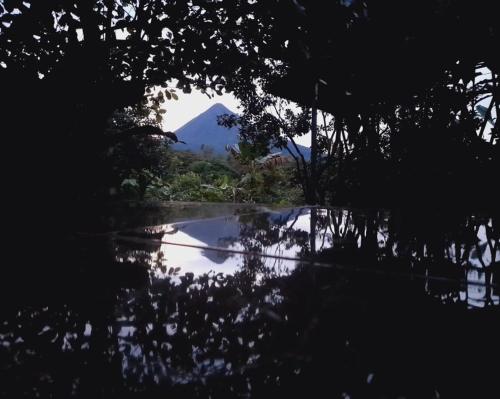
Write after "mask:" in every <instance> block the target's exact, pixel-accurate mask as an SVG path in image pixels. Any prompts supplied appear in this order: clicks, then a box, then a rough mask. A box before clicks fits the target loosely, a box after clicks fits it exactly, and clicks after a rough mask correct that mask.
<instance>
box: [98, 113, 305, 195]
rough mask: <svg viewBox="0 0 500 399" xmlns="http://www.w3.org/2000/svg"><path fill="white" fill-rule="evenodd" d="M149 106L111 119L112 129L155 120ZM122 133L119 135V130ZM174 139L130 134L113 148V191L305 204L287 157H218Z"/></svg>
mask: <svg viewBox="0 0 500 399" xmlns="http://www.w3.org/2000/svg"><path fill="white" fill-rule="evenodd" d="M148 112H149V111H148V109H147V108H144V107H135V108H129V109H127V110H125V111H124V112H119V113H116V114H115V115H114V117H113V118H112V119H111V120H110V123H111V126H110V128H109V129H108V130H109V131H115V130H118V131H120V130H124V129H127V128H131V127H133V126H135V125H139V126H140V125H141V124H147V123H150V124H151V123H154V121H152V120H150V118H149V114H148ZM118 135H119V134H118ZM167 140H168V139H165V138H161V137H155V136H146V137H135V136H132V137H128V139H127V140H120V141H118V142H117V143H115V144H114V145H113V146H111V147H110V148H109V150H108V152H107V153H106V156H105V158H106V162H107V163H108V164H109V165H110V166H109V169H110V170H112V173H111V175H110V176H109V182H108V185H109V187H110V188H109V189H110V194H111V196H112V197H114V198H121V199H135V200H143V199H146V200H149V199H154V200H176V201H212V202H215V201H217V202H218V201H223V202H252V203H280V204H294V203H301V202H303V197H302V196H301V192H300V189H299V187H298V183H297V180H296V179H294V178H293V177H294V169H293V166H292V165H291V164H290V163H289V162H287V160H286V159H285V158H279V161H278V162H277V159H278V158H269V159H268V158H266V157H260V158H258V157H257V154H256V153H255V151H253V149H254V147H253V146H252V147H249V148H248V150H247V151H245V148H246V147H245V146H244V144H242V146H241V147H242V148H243V152H242V151H239V152H237V153H236V152H235V149H232V151H229V149H228V153H227V156H225V157H224V156H215V155H214V154H213V152H212V151H210V149H209V148H207V149H206V150H205V151H203V152H201V153H199V154H195V153H191V152H177V151H172V150H171V149H170V148H169V144H168V141H167Z"/></svg>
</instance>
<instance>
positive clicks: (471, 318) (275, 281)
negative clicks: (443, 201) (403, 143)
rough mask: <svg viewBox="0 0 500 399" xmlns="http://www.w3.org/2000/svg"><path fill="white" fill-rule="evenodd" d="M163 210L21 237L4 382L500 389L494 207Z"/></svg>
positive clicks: (7, 386) (252, 390) (246, 392)
mask: <svg viewBox="0 0 500 399" xmlns="http://www.w3.org/2000/svg"><path fill="white" fill-rule="evenodd" d="M196 209H199V208H196ZM172 215H173V216H177V217H176V218H173V217H172ZM221 215H222V216H221ZM170 216H171V217H167V218H165V217H164V218H160V219H158V218H157V219H148V220H147V222H145V221H144V225H147V226H145V227H139V228H137V227H135V226H125V227H124V228H123V229H121V230H116V229H109V231H107V232H103V231H99V232H98V233H96V232H93V233H89V232H82V231H79V232H76V233H73V234H70V235H65V236H64V237H63V238H61V237H59V238H58V239H57V240H51V239H50V237H48V238H46V239H45V240H43V245H37V244H36V243H32V244H30V242H31V241H37V240H41V237H37V236H36V234H35V233H33V234H32V239H31V240H26V244H25V246H24V247H23V246H21V249H18V248H17V247H16V250H15V251H13V252H15V255H16V256H15V257H14V259H15V260H14V261H9V262H6V265H5V267H4V272H3V275H4V277H3V278H2V281H1V283H0V284H1V287H0V288H1V292H0V300H1V303H2V306H1V313H0V397H6V398H17V397H29V398H32V397H57V398H67V397H81V398H84V397H85V398H86V397H92V398H94V397H106V398H114V397H116V398H118V397H120V398H124V397H127V398H128V397H132V398H135V397H138V398H142V397H144V398H151V397H162V398H164V397H183V398H186V397H203V398H205V397H214V398H219V397H243V398H245V397H257V398H260V397H268V396H274V397H284V396H287V397H303V396H305V395H314V396H315V397H321V395H320V392H323V393H324V396H325V397H332V398H337V397H338V398H366V397H369V398H444V397H450V398H456V397H475V398H480V397H498V396H499V395H500V390H499V380H498V372H499V367H498V366H496V365H495V364H496V363H498V359H499V355H500V339H499V337H500V334H499V333H500V330H499V328H498V326H497V324H498V320H499V316H500V314H499V295H500V290H499V285H500V245H499V228H498V218H497V217H494V216H490V215H467V216H463V215H457V214H453V215H449V214H443V213H435V212H424V211H421V212H412V213H402V212H400V213H395V212H393V213H391V212H387V211H356V210H350V209H337V208H318V207H302V208H290V209H265V208H251V207H243V208H242V207H233V208H229V207H228V208H226V209H225V210H224V211H221V210H220V209H219V210H217V212H212V211H211V212H208V213H204V212H200V211H197V214H196V215H192V216H191V218H188V217H179V216H180V212H178V213H176V212H175V211H171V213H170ZM207 217H208V218H207ZM174 219H175V220H177V221H174V222H172V221H173V220H174ZM187 219H189V220H187ZM179 220H180V221H179ZM150 221H153V222H154V223H152V224H151V223H149V222H150ZM158 222H160V224H158ZM139 224H140V223H139ZM32 231H36V230H33V229H32ZM23 243H24V241H23Z"/></svg>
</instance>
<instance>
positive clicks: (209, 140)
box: [172, 104, 311, 159]
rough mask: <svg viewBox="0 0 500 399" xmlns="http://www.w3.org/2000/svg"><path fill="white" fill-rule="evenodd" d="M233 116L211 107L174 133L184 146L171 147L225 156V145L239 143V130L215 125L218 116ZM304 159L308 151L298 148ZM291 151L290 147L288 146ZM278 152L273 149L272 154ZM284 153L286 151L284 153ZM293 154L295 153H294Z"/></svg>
mask: <svg viewBox="0 0 500 399" xmlns="http://www.w3.org/2000/svg"><path fill="white" fill-rule="evenodd" d="M223 114H229V115H235V113H234V112H232V111H230V110H229V109H228V108H226V107H225V106H224V105H223V104H215V105H212V106H211V107H210V108H209V109H207V110H206V111H205V112H203V113H201V114H200V115H198V116H197V117H195V118H193V119H192V120H190V121H189V122H188V123H186V124H185V125H184V126H182V127H180V128H179V129H177V130H176V131H175V133H176V135H177V137H178V138H179V140H182V141H185V142H186V144H182V143H177V144H174V145H173V146H172V148H173V149H174V150H177V151H191V152H194V153H198V152H202V151H203V148H207V147H208V148H211V149H212V150H213V151H214V153H215V154H217V155H225V154H226V153H227V152H226V145H235V144H238V142H239V128H238V126H234V127H232V128H231V129H227V128H225V127H224V126H219V125H218V124H217V117H218V116H219V115H223ZM298 147H299V149H300V151H301V152H302V153H303V154H304V156H305V158H306V159H309V157H310V152H311V151H310V149H309V148H307V147H304V146H298ZM290 149H292V146H290ZM277 151H279V150H277V149H274V150H272V152H277ZM284 153H286V151H284ZM294 153H295V151H294Z"/></svg>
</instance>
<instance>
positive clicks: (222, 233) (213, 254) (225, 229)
mask: <svg viewBox="0 0 500 399" xmlns="http://www.w3.org/2000/svg"><path fill="white" fill-rule="evenodd" d="M300 212H301V211H300V210H299V209H288V210H283V211H279V212H269V213H265V214H264V215H265V219H266V225H267V228H269V227H270V226H273V225H284V224H286V223H287V222H291V221H293V220H294V219H295V217H297V216H298V215H299V214H300ZM258 215H259V216H261V215H262V214H258ZM241 218H242V217H241V216H240V217H239V216H232V217H227V218H216V219H207V220H200V221H197V222H193V223H189V222H188V223H181V224H178V225H177V228H178V231H179V232H182V233H183V234H186V235H188V236H189V237H191V238H194V239H195V240H196V241H198V242H199V243H200V245H203V246H208V247H217V248H222V249H227V248H231V247H234V246H235V245H238V244H239V243H241V241H242V238H243V237H242V235H243V234H244V233H243V231H244V230H242V226H243V225H245V224H247V223H255V222H256V220H255V218H254V217H252V216H250V217H249V220H247V221H246V222H244V221H243V220H242V219H241ZM243 218H245V219H246V218H247V216H243ZM261 228H266V226H261ZM169 239H170V240H175V239H174V238H173V237H170V238H169ZM203 256H205V257H206V258H208V259H210V260H211V261H212V262H214V263H217V264H221V263H223V262H224V261H225V260H226V259H227V258H228V257H230V256H232V253H230V252H229V253H223V252H217V251H203Z"/></svg>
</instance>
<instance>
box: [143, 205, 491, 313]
mask: <svg viewBox="0 0 500 399" xmlns="http://www.w3.org/2000/svg"><path fill="white" fill-rule="evenodd" d="M315 212H316V214H317V216H318V220H319V221H322V222H321V223H324V222H325V221H326V220H328V219H327V218H326V216H331V217H332V218H334V220H335V222H336V224H337V225H336V226H333V225H327V226H326V227H322V228H319V227H317V228H316V232H315V237H314V242H315V248H316V251H318V252H319V251H321V250H323V249H328V248H331V247H334V246H337V245H338V244H342V243H350V244H354V245H356V244H357V247H358V248H361V247H362V245H363V241H364V240H365V239H366V237H365V236H366V234H367V230H366V229H367V225H366V224H365V222H364V216H363V215H361V216H363V217H361V218H359V217H355V216H360V215H355V214H353V213H351V212H349V211H347V210H332V211H331V215H327V212H328V211H327V210H326V209H316V210H315ZM330 222H332V223H333V220H330ZM321 223H320V224H321ZM470 227H473V228H475V229H476V230H475V233H474V234H475V235H476V237H477V241H476V242H472V243H468V244H467V245H466V244H464V243H460V241H458V242H455V241H454V240H447V243H446V245H445V248H444V251H445V253H444V256H445V259H447V260H448V261H450V262H452V263H455V264H456V265H457V266H458V267H463V266H467V267H469V268H470V267H472V269H471V270H468V271H467V274H465V275H464V277H465V276H466V278H467V282H468V284H467V288H464V289H465V291H461V292H460V299H461V300H466V301H467V302H468V303H469V305H471V306H484V303H485V301H492V303H493V304H498V300H499V298H498V296H497V295H494V294H493V293H492V292H491V289H490V288H487V287H485V286H491V284H492V277H491V275H490V274H488V275H486V274H485V273H484V272H483V271H481V269H483V270H484V268H485V267H486V268H488V267H489V266H491V265H492V264H493V263H494V262H495V261H496V260H497V259H499V258H500V248H498V246H497V247H495V245H496V242H495V239H494V238H492V237H488V231H487V228H492V220H491V219H489V220H486V221H484V222H483V223H477V226H476V227H474V226H470ZM271 230H272V231H271ZM156 231H163V232H165V233H164V234H163V236H162V241H163V244H162V245H161V248H160V251H158V252H157V253H153V254H151V255H152V260H153V263H154V262H155V261H157V260H159V261H160V262H161V264H163V265H164V266H165V267H166V270H167V271H166V272H165V271H158V270H157V271H155V274H156V276H157V277H162V275H166V274H168V270H169V269H170V268H179V269H178V270H177V271H176V274H184V273H187V272H190V273H193V274H194V275H196V276H198V275H201V274H204V273H208V272H211V271H212V272H215V273H223V274H233V273H235V272H236V271H241V270H242V265H243V264H244V255H243V254H241V253H239V252H246V251H249V250H250V251H257V252H258V253H259V254H261V255H265V256H264V257H262V258H261V262H262V264H263V266H264V267H265V268H266V269H267V270H273V271H274V273H275V274H277V275H283V274H287V273H289V272H290V271H291V270H293V269H294V268H295V262H290V261H289V262H286V261H285V260H283V259H277V258H280V257H283V258H289V259H290V258H291V259H298V258H300V257H301V256H303V255H304V250H310V248H309V245H310V244H311V238H310V233H311V208H296V209H284V210H280V211H274V212H273V211H268V212H266V213H260V214H255V215H240V216H230V217H219V218H212V219H204V220H203V219H202V220H198V221H192V222H182V223H176V224H170V225H162V226H157V227H156ZM345 233H347V235H346V234H345ZM389 234H390V231H389V229H388V217H387V215H385V216H384V215H382V218H380V219H379V220H378V228H377V231H376V239H377V243H378V248H379V250H380V251H381V252H380V256H382V258H383V257H384V256H389V253H392V256H394V257H396V258H397V257H400V256H403V257H404V256H407V255H409V256H411V257H412V259H413V261H415V262H420V261H423V260H424V259H425V258H427V257H432V256H433V254H432V252H431V253H429V248H428V246H427V243H425V242H422V243H421V245H422V246H421V248H420V250H419V249H418V247H414V246H413V245H409V244H408V243H405V242H404V241H403V242H399V241H397V240H396V241H395V242H392V244H391V248H390V251H387V252H385V248H386V247H387V245H389V243H390V242H391V241H390V240H389V238H390V237H389ZM490 235H491V234H490ZM297 237H299V238H300V239H299V240H298V241H294V240H295V239H297ZM459 243H460V244H459ZM430 244H431V243H430ZM303 246H306V248H304V247H303ZM217 249H219V250H217ZM408 251H410V252H408ZM159 254H161V257H162V258H161V259H159V257H158V255H159ZM384 254H385V255H384ZM382 258H379V259H382ZM459 263H460V264H459ZM164 270H165V269H164ZM451 278H455V277H451ZM486 279H487V280H488V281H486ZM481 304H482V305H481Z"/></svg>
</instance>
